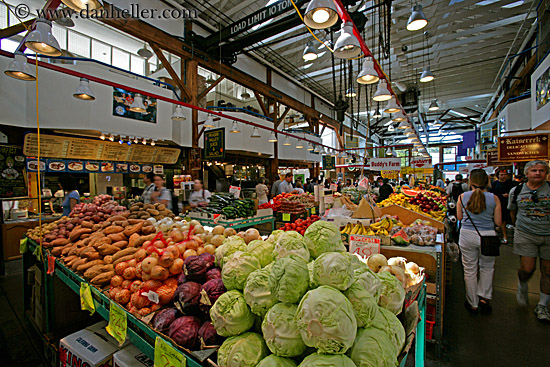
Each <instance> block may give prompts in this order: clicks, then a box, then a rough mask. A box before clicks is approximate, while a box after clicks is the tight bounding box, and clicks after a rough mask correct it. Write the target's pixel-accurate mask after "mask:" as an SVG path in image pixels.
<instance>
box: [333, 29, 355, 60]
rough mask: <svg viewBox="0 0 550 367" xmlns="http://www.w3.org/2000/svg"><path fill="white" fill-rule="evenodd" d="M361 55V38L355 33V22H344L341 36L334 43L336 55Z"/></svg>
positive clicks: (348, 58)
mask: <svg viewBox="0 0 550 367" xmlns="http://www.w3.org/2000/svg"><path fill="white" fill-rule="evenodd" d="M359 55H361V46H360V45H359V40H358V39H357V37H355V35H354V34H353V23H351V22H345V23H342V29H341V31H340V36H338V40H337V41H336V44H335V45H334V56H335V57H337V58H339V59H347V60H350V59H353V58H356V57H357V56H359Z"/></svg>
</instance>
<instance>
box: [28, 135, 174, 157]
mask: <svg viewBox="0 0 550 367" xmlns="http://www.w3.org/2000/svg"><path fill="white" fill-rule="evenodd" d="M23 154H24V155H25V156H27V157H36V156H38V139H37V134H34V133H29V134H27V135H25V139H24V144H23ZM179 155H180V149H179V148H170V147H159V146H154V147H152V146H146V145H141V144H132V145H128V144H119V143H118V142H111V141H101V140H93V139H81V138H71V137H66V136H56V135H46V134H40V156H41V157H44V158H58V159H75V160H78V159H82V160H97V161H106V160H108V161H121V162H143V163H162V164H175V163H176V162H177V161H178V157H179Z"/></svg>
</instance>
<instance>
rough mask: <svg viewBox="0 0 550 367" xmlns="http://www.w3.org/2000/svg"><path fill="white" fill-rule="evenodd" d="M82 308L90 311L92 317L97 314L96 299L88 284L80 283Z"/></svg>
mask: <svg viewBox="0 0 550 367" xmlns="http://www.w3.org/2000/svg"><path fill="white" fill-rule="evenodd" d="M80 308H81V309H82V310H83V311H90V316H92V315H93V314H94V313H95V305H94V299H93V298H92V291H91V289H90V285H89V284H88V283H84V282H82V283H80Z"/></svg>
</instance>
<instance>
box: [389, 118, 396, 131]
mask: <svg viewBox="0 0 550 367" xmlns="http://www.w3.org/2000/svg"><path fill="white" fill-rule="evenodd" d="M390 122H391V121H390ZM393 131H395V128H394V127H393V124H390V125H389V126H388V132H390V133H391V132H393Z"/></svg>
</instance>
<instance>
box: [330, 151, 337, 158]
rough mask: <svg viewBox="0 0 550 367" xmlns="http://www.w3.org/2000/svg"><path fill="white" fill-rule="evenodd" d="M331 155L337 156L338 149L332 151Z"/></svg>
mask: <svg viewBox="0 0 550 367" xmlns="http://www.w3.org/2000/svg"><path fill="white" fill-rule="evenodd" d="M330 155H331V156H333V157H336V156H338V152H337V151H336V149H333V150H332V152H331V153H330Z"/></svg>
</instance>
